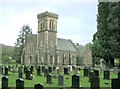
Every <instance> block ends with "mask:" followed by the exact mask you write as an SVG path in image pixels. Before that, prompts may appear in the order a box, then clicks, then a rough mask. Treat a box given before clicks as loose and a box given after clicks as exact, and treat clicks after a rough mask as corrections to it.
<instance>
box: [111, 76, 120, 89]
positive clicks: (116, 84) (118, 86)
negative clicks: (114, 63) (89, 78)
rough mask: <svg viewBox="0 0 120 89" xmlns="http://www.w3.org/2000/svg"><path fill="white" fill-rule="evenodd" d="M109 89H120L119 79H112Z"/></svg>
mask: <svg viewBox="0 0 120 89" xmlns="http://www.w3.org/2000/svg"><path fill="white" fill-rule="evenodd" d="M111 87H112V88H111V89H120V79H119V78H115V79H112V83H111Z"/></svg>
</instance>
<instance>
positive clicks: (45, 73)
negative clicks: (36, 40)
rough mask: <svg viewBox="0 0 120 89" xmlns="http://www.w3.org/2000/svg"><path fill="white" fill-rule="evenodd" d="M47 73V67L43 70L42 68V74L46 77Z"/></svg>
mask: <svg viewBox="0 0 120 89" xmlns="http://www.w3.org/2000/svg"><path fill="white" fill-rule="evenodd" d="M47 75H48V69H47V68H45V70H44V76H45V77H46V76H47Z"/></svg>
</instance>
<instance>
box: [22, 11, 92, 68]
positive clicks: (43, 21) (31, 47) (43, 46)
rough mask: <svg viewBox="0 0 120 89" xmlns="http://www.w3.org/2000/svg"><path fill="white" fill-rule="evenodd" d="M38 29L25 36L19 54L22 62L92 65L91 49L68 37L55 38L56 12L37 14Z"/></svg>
mask: <svg viewBox="0 0 120 89" xmlns="http://www.w3.org/2000/svg"><path fill="white" fill-rule="evenodd" d="M37 19H38V31H37V34H31V35H30V36H29V37H28V38H27V42H26V43H25V45H24V49H23V52H22V55H21V62H22V63H23V64H35V65H48V66H60V65H92V55H91V50H90V49H89V48H86V47H84V46H80V45H78V44H77V45H75V44H74V43H73V42H72V41H71V40H70V39H64V38H57V20H58V14H55V13H51V12H48V11H46V12H44V13H40V14H38V15H37Z"/></svg>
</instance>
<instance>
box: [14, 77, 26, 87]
mask: <svg viewBox="0 0 120 89" xmlns="http://www.w3.org/2000/svg"><path fill="white" fill-rule="evenodd" d="M16 89H24V80H23V79H21V78H19V79H16Z"/></svg>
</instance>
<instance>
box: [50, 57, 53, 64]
mask: <svg viewBox="0 0 120 89" xmlns="http://www.w3.org/2000/svg"><path fill="white" fill-rule="evenodd" d="M50 64H53V57H52V56H50Z"/></svg>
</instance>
